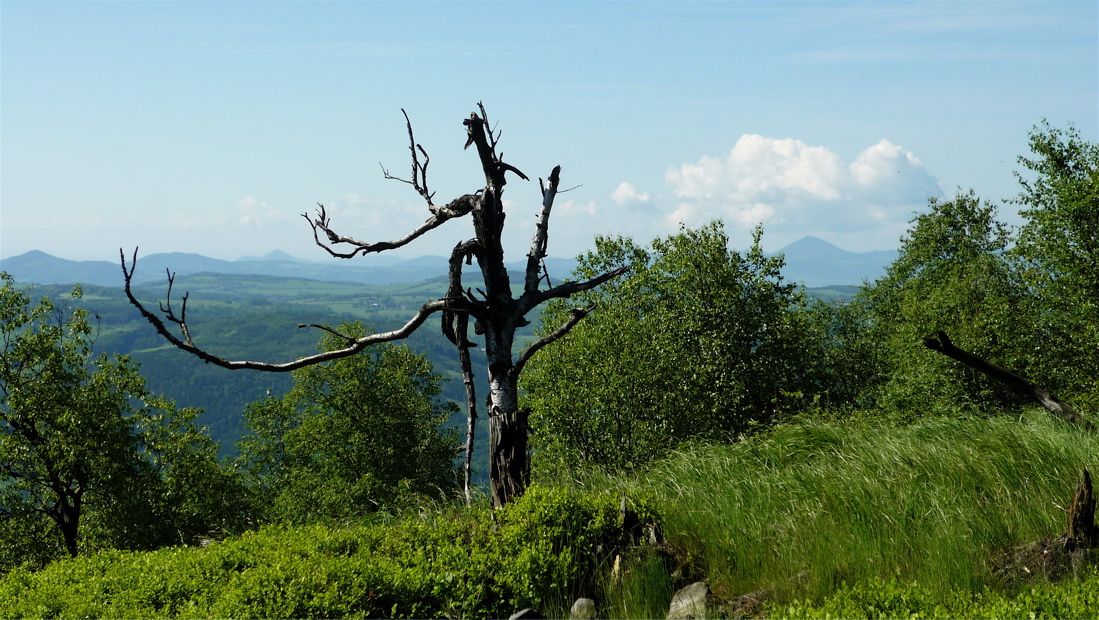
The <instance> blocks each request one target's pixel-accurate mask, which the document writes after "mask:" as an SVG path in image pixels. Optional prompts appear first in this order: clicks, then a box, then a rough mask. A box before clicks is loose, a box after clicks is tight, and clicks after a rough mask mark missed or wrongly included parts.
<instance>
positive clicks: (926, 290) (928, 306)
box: [858, 191, 1030, 415]
mask: <svg viewBox="0 0 1099 620" xmlns="http://www.w3.org/2000/svg"><path fill="white" fill-rule="evenodd" d="M929 207H930V211H929V212H927V213H924V214H921V215H918V216H916V217H915V218H914V219H913V220H912V223H911V224H912V225H911V228H910V229H909V232H908V233H907V234H906V236H905V237H903V238H902V239H901V248H900V253H899V255H898V257H897V260H896V261H895V262H894V263H893V264H892V265H891V266H890V267H889V270H888V272H887V274H886V276H885V277H884V278H882V279H880V280H878V281H877V282H875V283H873V284H872V285H870V286H867V287H865V288H864V289H863V291H862V292H861V293H860V297H859V299H858V304H859V307H860V308H862V309H863V311H865V312H866V313H867V314H868V317H869V320H868V322H867V325H868V336H869V338H870V339H872V340H873V341H874V342H876V343H877V346H876V347H875V353H876V361H877V363H878V365H879V366H878V373H879V376H880V377H881V378H882V381H881V383H880V384H879V385H878V387H877V389H876V398H877V401H878V403H879V404H881V405H883V406H884V407H885V408H886V409H889V410H894V411H899V412H903V413H904V414H906V415H921V414H927V413H934V412H943V413H949V412H956V411H958V410H959V408H963V409H964V408H976V409H981V408H989V407H1002V406H1004V405H1007V404H1011V403H1017V402H1018V400H1019V397H1018V395H1016V394H1015V393H1014V392H1012V391H1011V389H1010V388H1008V387H1006V386H1004V385H1002V384H1000V383H998V382H996V381H995V380H993V379H990V378H988V377H987V376H985V375H984V374H982V373H980V372H978V371H976V370H974V369H971V368H968V367H965V366H962V365H959V364H958V363H957V362H954V361H953V360H950V359H948V358H945V357H943V356H941V355H939V354H937V353H935V352H933V351H930V350H928V349H926V348H925V347H924V346H923V344H922V343H923V338H924V337H926V336H930V335H933V334H934V333H935V332H936V331H938V330H943V331H945V332H946V333H947V334H949V335H950V337H951V338H952V339H953V340H954V342H956V343H958V344H959V346H963V347H964V348H965V349H967V350H969V351H971V352H973V353H976V354H977V355H980V356H981V357H984V358H985V359H989V360H993V361H995V362H996V363H997V364H999V365H1001V366H1004V367H1007V368H1011V369H1014V370H1015V371H1017V372H1021V373H1024V374H1025V373H1026V372H1027V366H1028V362H1029V357H1028V352H1027V350H1026V346H1025V345H1024V343H1025V342H1026V341H1027V336H1026V333H1027V330H1028V329H1030V325H1029V323H1028V321H1027V320H1026V319H1025V316H1026V309H1027V308H1028V307H1029V306H1030V303H1029V296H1028V294H1027V291H1026V289H1025V287H1024V286H1022V283H1021V281H1020V279H1019V274H1018V270H1017V269H1015V267H1014V265H1013V264H1012V262H1011V261H1010V260H1009V259H1008V257H1007V254H1006V251H1007V249H1008V247H1009V245H1010V242H1011V236H1010V231H1009V229H1008V228H1007V226H1006V225H1004V224H1003V223H1001V222H1000V221H998V220H997V219H996V207H995V206H994V205H992V204H989V203H987V202H983V201H981V200H980V199H979V198H978V197H977V196H976V195H975V194H974V193H973V192H972V191H970V192H968V193H958V194H957V195H956V196H955V197H954V198H953V199H951V200H946V201H940V200H937V199H931V200H930V202H929Z"/></svg>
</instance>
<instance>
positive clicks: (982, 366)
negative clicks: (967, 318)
mask: <svg viewBox="0 0 1099 620" xmlns="http://www.w3.org/2000/svg"><path fill="white" fill-rule="evenodd" d="M923 346H925V347H927V348H928V349H931V350H932V351H938V352H939V353H942V354H943V355H945V356H947V357H949V358H952V359H955V360H958V361H959V362H961V363H963V364H965V365H966V366H969V367H970V368H973V369H975V370H979V371H981V372H983V373H984V374H986V375H988V376H989V377H992V378H993V379H996V380H998V381H1002V382H1004V383H1006V384H1008V385H1010V386H1013V387H1015V388H1016V389H1018V390H1020V391H1022V392H1023V393H1024V394H1026V395H1027V396H1029V397H1030V398H1032V399H1034V400H1035V401H1037V402H1038V404H1040V405H1042V406H1043V407H1045V408H1046V410H1047V411H1049V412H1050V413H1052V414H1053V415H1055V416H1057V417H1059V418H1061V419H1063V420H1064V421H1066V422H1068V423H1069V424H1073V425H1075V426H1077V427H1079V428H1082V429H1084V430H1089V431H1090V430H1093V429H1094V426H1092V424H1091V423H1090V422H1088V421H1087V420H1085V419H1084V418H1083V417H1081V416H1080V414H1079V413H1076V410H1075V409H1073V408H1072V407H1069V406H1068V405H1067V404H1066V403H1064V402H1062V401H1061V399H1059V398H1057V397H1056V396H1054V395H1053V394H1052V393H1050V392H1048V391H1046V390H1044V389H1042V388H1040V387H1038V386H1037V385H1034V384H1033V383H1031V382H1030V381H1028V380H1026V379H1024V378H1023V377H1020V376H1019V375H1017V374H1015V373H1013V372H1011V371H1010V370H1007V369H1006V368H1001V367H1000V366H997V365H996V364H993V363H992V362H989V361H988V360H986V359H984V358H982V357H979V356H977V355H974V354H972V353H970V352H969V351H965V350H963V349H959V348H958V347H956V346H954V343H953V342H951V341H950V338H949V337H947V335H946V333H945V332H942V331H940V332H938V338H932V337H930V336H929V337H927V338H924V339H923Z"/></svg>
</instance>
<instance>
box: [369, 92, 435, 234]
mask: <svg viewBox="0 0 1099 620" xmlns="http://www.w3.org/2000/svg"><path fill="white" fill-rule="evenodd" d="M401 114H404V120H405V126H406V127H408V150H409V151H411V152H412V180H411V181H409V180H405V179H402V178H400V177H395V176H393V175H391V174H389V171H388V170H386V169H385V166H382V174H383V175H384V176H385V178H386V179H391V180H393V181H400V182H401V183H408V184H409V185H411V186H412V187H414V188H415V189H416V192H417V193H418V194H420V195H421V196H423V198H424V200H426V201H427V207H428V209H430V210H431V212H432V213H434V212H435V205H434V204H432V202H431V199H432V198H433V197H434V196H435V192H432V191H430V190H428V188H427V165H428V164H430V163H431V157H429V156H428V154H427V151H425V150H424V147H422V146H420V145H419V144H416V138H415V136H413V135H412V121H411V120H409V118H408V112H405V110H404V108H401ZM417 151H419V152H420V153H421V154H422V155H423V156H424V163H422V164H421V163H420V160H419V158H418V157H417V155H416V152H417Z"/></svg>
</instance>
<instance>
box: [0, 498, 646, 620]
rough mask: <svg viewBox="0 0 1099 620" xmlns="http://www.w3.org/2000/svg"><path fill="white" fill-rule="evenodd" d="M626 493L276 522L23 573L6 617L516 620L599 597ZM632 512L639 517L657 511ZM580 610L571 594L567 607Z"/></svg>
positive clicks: (4, 607)
mask: <svg viewBox="0 0 1099 620" xmlns="http://www.w3.org/2000/svg"><path fill="white" fill-rule="evenodd" d="M620 500H621V496H620V495H619V494H617V493H611V492H606V493H584V494H581V493H579V492H577V491H573V490H567V489H562V488H547V487H539V486H535V487H532V488H531V489H530V490H528V492H527V493H526V495H524V496H523V498H522V499H520V500H519V501H517V502H515V503H514V504H512V505H510V506H508V507H506V508H504V509H502V510H499V511H497V512H496V518H495V522H494V520H493V519H492V517H491V514H490V512H489V510H487V509H485V508H474V509H471V510H464V509H461V510H459V509H442V510H437V511H434V512H432V513H430V514H423V515H410V516H406V517H404V518H400V519H396V520H394V521H392V522H389V523H374V524H367V525H358V526H352V527H347V528H343V529H332V528H325V527H321V526H299V527H290V526H273V527H267V528H264V529H261V530H260V531H258V532H251V533H247V534H245V535H243V536H240V537H237V538H233V539H230V540H226V541H223V542H219V543H214V544H211V545H210V546H209V547H207V548H205V549H200V548H172V549H162V550H159V551H153V552H148V553H134V552H121V551H111V552H105V553H101V554H98V555H94V556H89V557H83V558H77V559H74V560H64V561H59V562H56V563H54V564H52V565H50V566H49V567H47V568H46V569H44V570H42V571H40V572H30V571H23V570H17V571H13V572H12V573H11V574H9V575H8V576H6V577H5V578H4V579H3V580H2V581H0V617H12V618H14V617H20V618H52V617H115V618H135V617H159V618H191V617H211V616H214V617H249V618H289V617H327V618H337V617H366V618H388V617H394V618H424V617H507V616H508V615H510V614H511V613H513V612H514V611H516V610H517V609H520V608H523V607H534V608H536V609H542V610H545V609H557V608H560V607H561V606H562V605H567V603H565V602H564V601H566V600H567V599H570V598H575V597H576V596H581V595H588V596H594V595H596V594H595V593H596V590H597V589H598V588H599V583H598V579H597V576H598V574H599V572H600V569H601V568H602V567H604V565H605V561H606V558H607V557H609V554H610V553H611V552H612V551H613V550H614V549H615V548H616V547H617V546H618V545H620V544H621V543H622V542H623V540H622V528H621V527H620V523H619V514H618V513H619V502H620ZM631 507H632V508H634V509H635V511H636V512H638V513H640V515H641V516H642V518H646V519H647V518H651V512H650V511H649V510H648V509H647V508H645V507H644V506H642V507H636V506H632V503H631ZM569 602H571V600H569Z"/></svg>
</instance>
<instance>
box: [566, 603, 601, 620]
mask: <svg viewBox="0 0 1099 620" xmlns="http://www.w3.org/2000/svg"><path fill="white" fill-rule="evenodd" d="M598 617H599V614H598V613H596V611H595V601H593V600H591V599H590V598H578V599H576V602H575V603H573V604H572V609H571V610H569V618H571V620H595V619H596V618H598Z"/></svg>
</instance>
